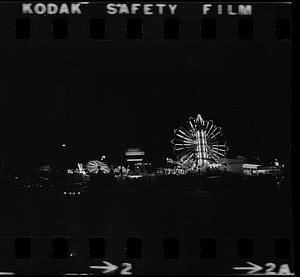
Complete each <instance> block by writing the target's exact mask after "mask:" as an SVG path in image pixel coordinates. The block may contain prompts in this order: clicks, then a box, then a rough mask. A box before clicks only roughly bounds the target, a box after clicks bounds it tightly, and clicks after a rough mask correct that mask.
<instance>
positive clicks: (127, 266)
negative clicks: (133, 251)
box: [120, 263, 132, 275]
mask: <svg viewBox="0 0 300 277" xmlns="http://www.w3.org/2000/svg"><path fill="white" fill-rule="evenodd" d="M121 265H122V266H124V268H123V269H122V270H121V272H120V274H122V275H131V274H132V272H131V271H130V270H131V268H132V265H131V264H130V263H122V264H121Z"/></svg>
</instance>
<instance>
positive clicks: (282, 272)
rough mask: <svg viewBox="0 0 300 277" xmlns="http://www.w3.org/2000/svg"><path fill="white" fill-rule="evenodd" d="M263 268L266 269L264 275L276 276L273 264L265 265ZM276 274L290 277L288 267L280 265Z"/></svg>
mask: <svg viewBox="0 0 300 277" xmlns="http://www.w3.org/2000/svg"><path fill="white" fill-rule="evenodd" d="M265 266H267V267H268V268H267V269H266V274H269V275H274V274H277V273H276V272H274V271H273V270H274V269H275V268H276V265H275V264H274V263H266V264H265ZM278 274H279V275H290V274H291V271H290V267H289V265H288V264H282V265H281V266H280V268H279V271H278Z"/></svg>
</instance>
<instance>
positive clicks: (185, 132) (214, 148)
mask: <svg viewBox="0 0 300 277" xmlns="http://www.w3.org/2000/svg"><path fill="white" fill-rule="evenodd" d="M174 133H175V138H174V139H173V140H172V144H173V145H174V150H175V153H176V155H177V156H178V158H179V162H180V164H181V165H188V164H189V165H191V164H192V167H194V168H205V167H206V166H207V165H208V164H212V163H218V161H220V159H222V158H224V157H225V155H226V153H227V151H228V147H227V142H226V140H225V138H224V136H223V134H222V129H221V128H220V127H217V126H215V125H214V123H213V121H212V120H209V121H206V120H203V118H202V117H201V115H200V114H198V115H197V117H195V118H193V117H190V118H189V120H188V122H187V124H186V126H185V127H180V128H178V129H175V130H174Z"/></svg>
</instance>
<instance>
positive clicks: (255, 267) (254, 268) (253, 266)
mask: <svg viewBox="0 0 300 277" xmlns="http://www.w3.org/2000/svg"><path fill="white" fill-rule="evenodd" d="M246 263H247V264H249V265H251V267H233V269H235V270H248V272H247V273H248V274H252V273H255V272H257V271H260V270H262V269H263V267H261V266H259V265H257V264H254V263H250V262H246Z"/></svg>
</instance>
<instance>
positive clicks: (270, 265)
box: [265, 263, 276, 274]
mask: <svg viewBox="0 0 300 277" xmlns="http://www.w3.org/2000/svg"><path fill="white" fill-rule="evenodd" d="M265 266H267V267H269V268H267V269H266V274H276V272H274V271H273V270H274V269H275V268H276V265H275V264H273V263H266V264H265Z"/></svg>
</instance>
